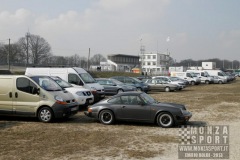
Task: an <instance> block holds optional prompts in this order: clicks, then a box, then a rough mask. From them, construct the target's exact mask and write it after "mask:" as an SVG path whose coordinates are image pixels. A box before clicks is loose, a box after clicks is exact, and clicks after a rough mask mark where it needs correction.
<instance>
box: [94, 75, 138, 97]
mask: <svg viewBox="0 0 240 160" xmlns="http://www.w3.org/2000/svg"><path fill="white" fill-rule="evenodd" d="M95 80H96V81H97V82H98V83H99V84H100V85H102V86H103V87H104V91H105V94H111V95H114V94H118V93H121V92H128V91H136V90H137V88H136V87H134V86H130V85H125V84H124V83H122V82H120V81H118V80H116V79H110V78H109V79H107V78H95Z"/></svg>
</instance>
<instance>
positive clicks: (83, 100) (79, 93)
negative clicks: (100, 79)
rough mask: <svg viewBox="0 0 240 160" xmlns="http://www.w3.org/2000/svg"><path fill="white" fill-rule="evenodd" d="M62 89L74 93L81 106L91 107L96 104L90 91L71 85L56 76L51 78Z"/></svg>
mask: <svg viewBox="0 0 240 160" xmlns="http://www.w3.org/2000/svg"><path fill="white" fill-rule="evenodd" d="M50 78H52V79H53V80H54V81H55V82H57V84H58V85H59V86H60V87H61V88H62V89H65V90H67V91H68V92H70V93H72V95H73V96H74V98H75V99H76V101H77V102H78V103H79V105H89V104H92V103H93V102H94V97H93V94H92V93H91V91H90V90H89V89H86V88H83V87H81V86H77V85H71V84H70V83H68V82H67V81H64V80H62V79H61V78H59V77H56V76H50Z"/></svg>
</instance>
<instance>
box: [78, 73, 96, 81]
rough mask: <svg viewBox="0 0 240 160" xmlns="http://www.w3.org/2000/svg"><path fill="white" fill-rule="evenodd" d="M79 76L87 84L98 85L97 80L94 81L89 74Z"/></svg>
mask: <svg viewBox="0 0 240 160" xmlns="http://www.w3.org/2000/svg"><path fill="white" fill-rule="evenodd" d="M79 76H80V77H81V78H82V80H83V81H84V82H85V83H96V81H95V79H93V78H92V76H91V75H90V74H89V73H81V74H79Z"/></svg>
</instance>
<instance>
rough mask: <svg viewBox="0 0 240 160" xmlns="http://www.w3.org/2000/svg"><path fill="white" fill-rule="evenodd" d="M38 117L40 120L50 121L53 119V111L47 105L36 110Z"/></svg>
mask: <svg viewBox="0 0 240 160" xmlns="http://www.w3.org/2000/svg"><path fill="white" fill-rule="evenodd" d="M38 119H39V120H40V121H41V122H50V121H51V120H52V119H53V112H52V110H51V109H50V108H48V107H43V108H41V109H40V110H39V112H38Z"/></svg>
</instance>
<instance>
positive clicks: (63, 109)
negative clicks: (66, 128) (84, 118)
mask: <svg viewBox="0 0 240 160" xmlns="http://www.w3.org/2000/svg"><path fill="white" fill-rule="evenodd" d="M78 109H79V108H78V103H77V102H76V103H72V104H67V105H62V104H58V103H55V104H54V105H53V106H52V110H53V113H54V117H55V118H64V117H70V116H73V115H75V114H77V113H78Z"/></svg>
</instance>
